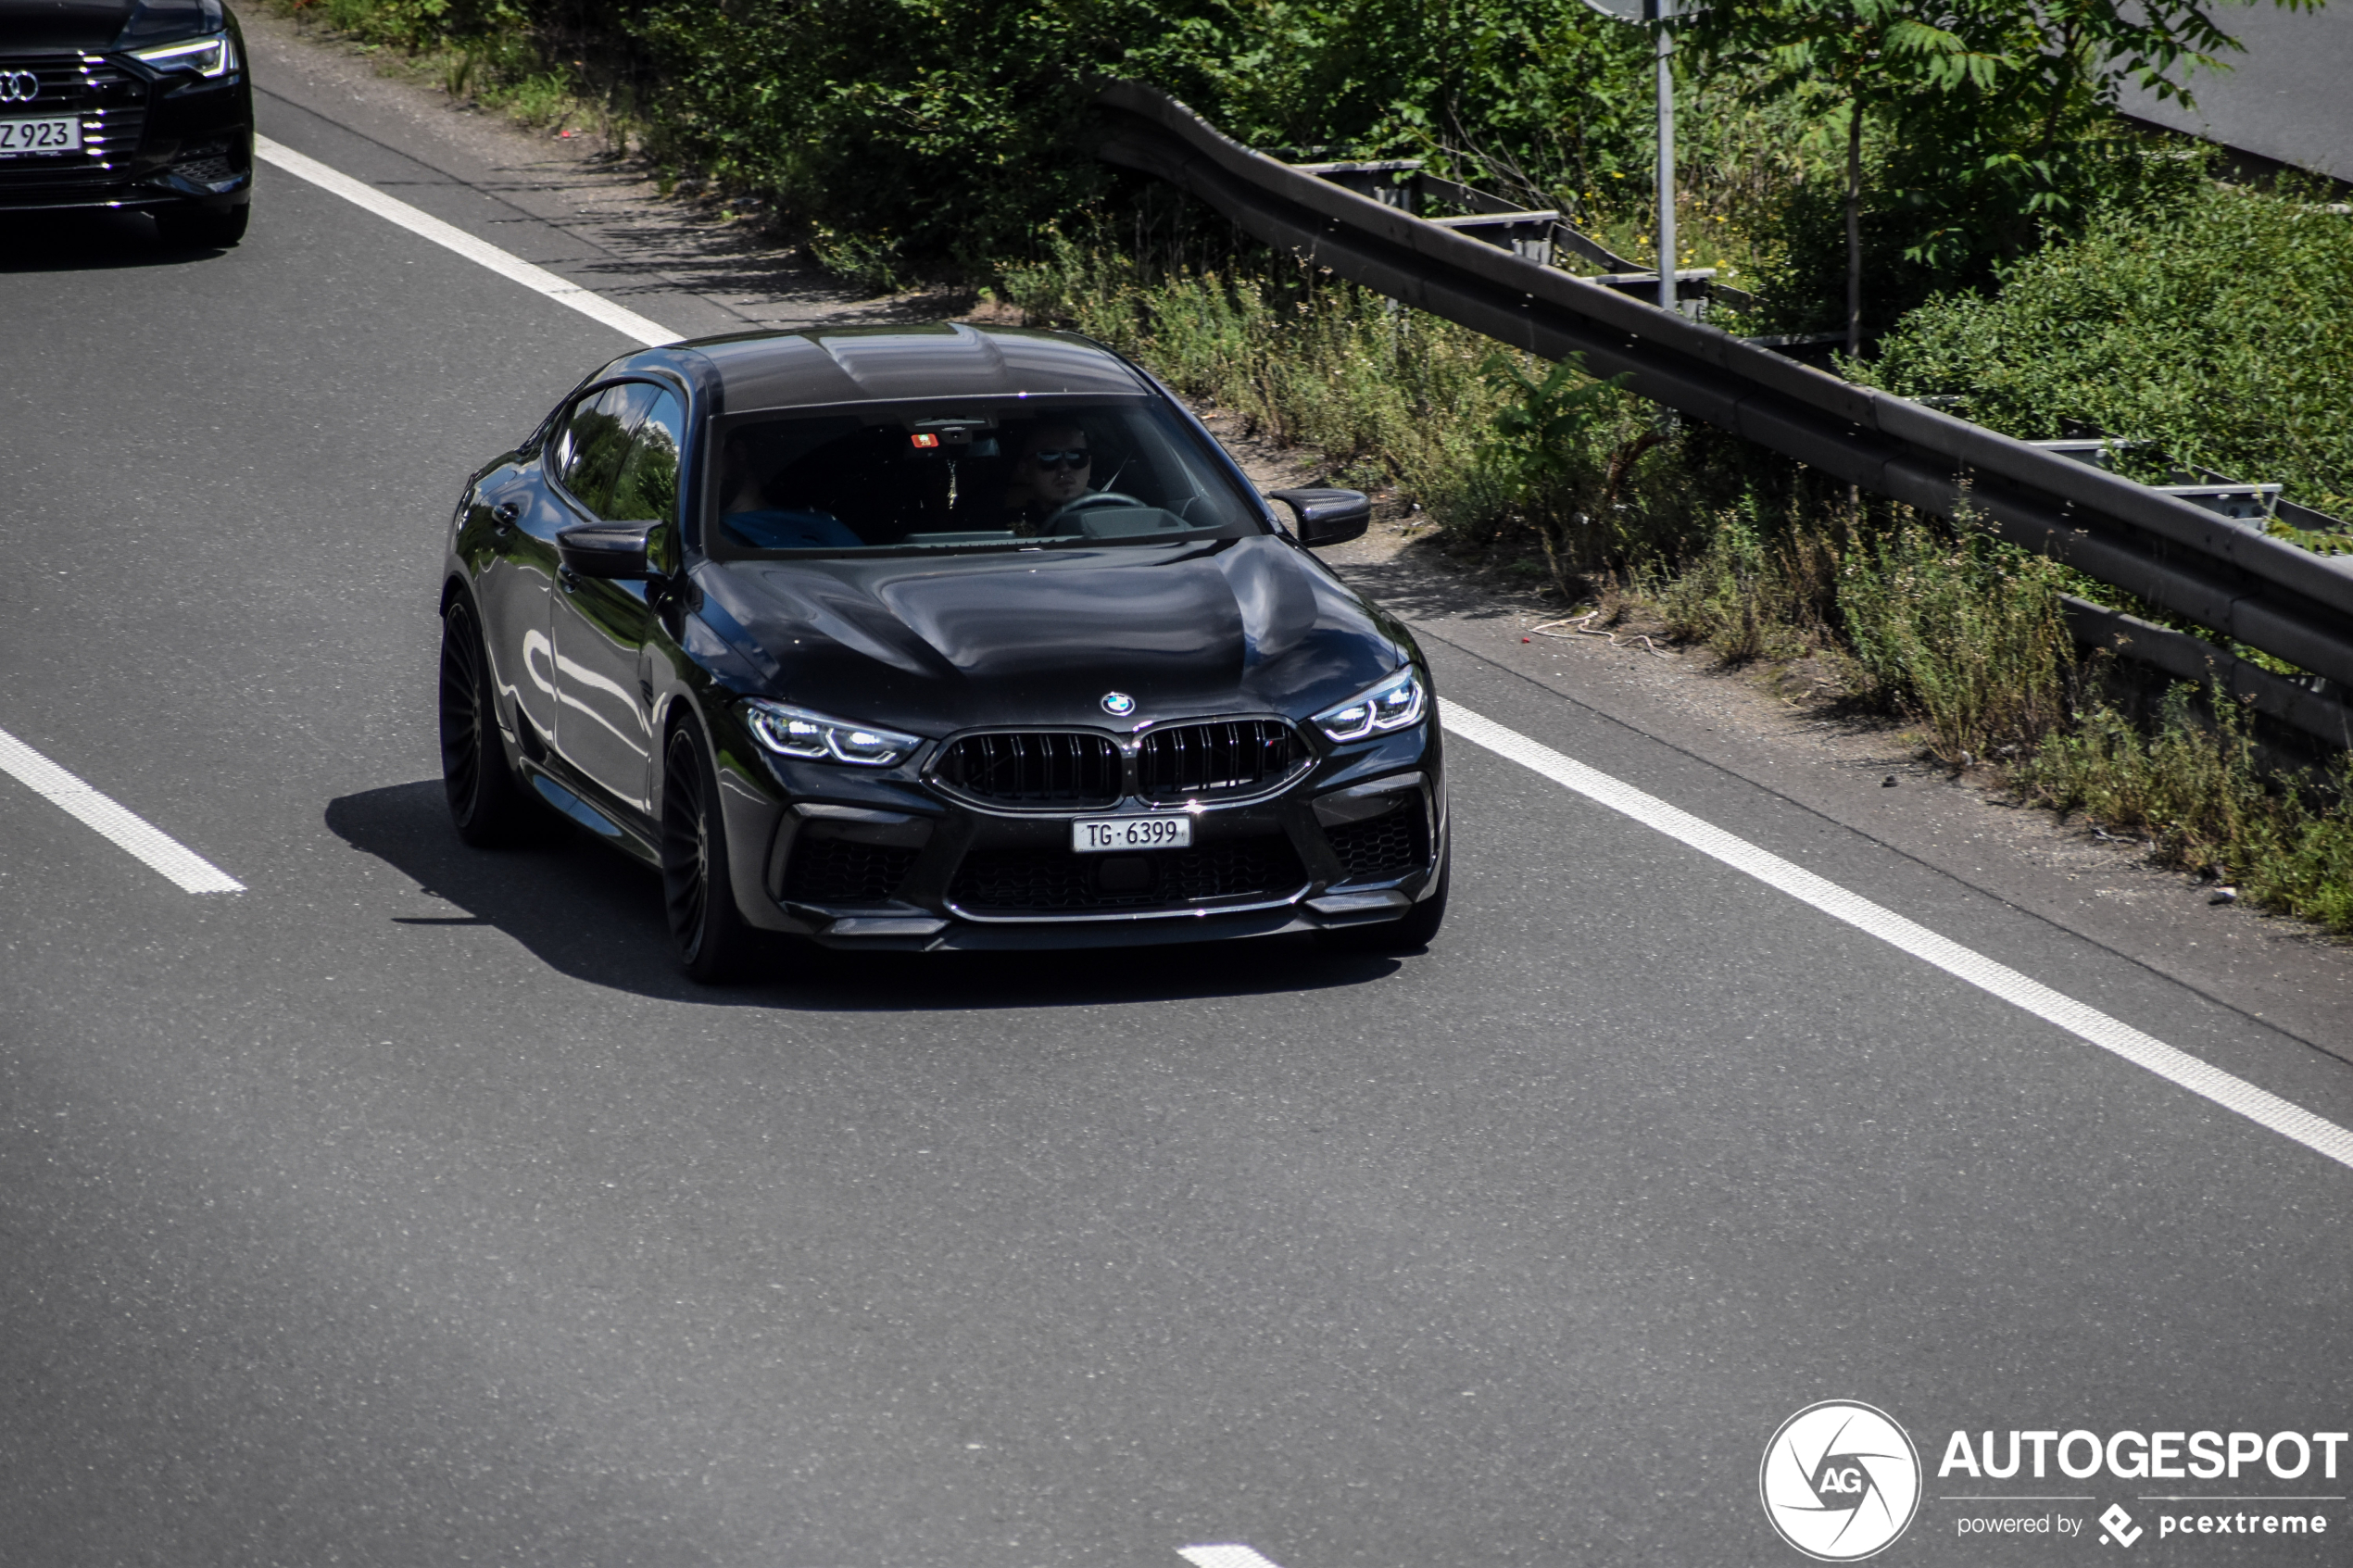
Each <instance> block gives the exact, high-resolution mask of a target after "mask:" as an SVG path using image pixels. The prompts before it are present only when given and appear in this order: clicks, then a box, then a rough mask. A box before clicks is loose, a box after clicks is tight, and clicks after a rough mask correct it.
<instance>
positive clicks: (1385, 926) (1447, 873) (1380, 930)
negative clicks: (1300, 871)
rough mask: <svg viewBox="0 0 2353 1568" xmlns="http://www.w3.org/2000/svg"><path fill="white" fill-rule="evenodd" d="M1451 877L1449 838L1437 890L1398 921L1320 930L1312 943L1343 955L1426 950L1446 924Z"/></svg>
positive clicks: (1451, 852)
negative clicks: (1448, 886)
mask: <svg viewBox="0 0 2353 1568" xmlns="http://www.w3.org/2000/svg"><path fill="white" fill-rule="evenodd" d="M1453 877H1454V845H1453V840H1452V839H1449V840H1448V841H1447V844H1446V857H1445V859H1442V860H1441V861H1439V863H1438V891H1436V892H1435V893H1432V894H1431V895H1430V896H1429V897H1427V898H1425V899H1423V900H1422V901H1421V902H1420V903H1418V904H1416V905H1415V906H1414V907H1413V908H1412V909H1408V910H1406V911H1405V913H1404V914H1403V916H1402V917H1401V918H1399V919H1397V920H1385V921H1381V922H1378V923H1375V924H1370V925H1343V926H1341V927H1340V929H1338V930H1337V931H1319V932H1317V933H1316V934H1315V940H1316V941H1318V942H1320V943H1322V944H1323V945H1324V946H1325V947H1330V948H1333V949H1335V950H1337V951H1340V952H1343V953H1411V952H1416V951H1418V950H1419V949H1421V948H1423V947H1428V946H1429V945H1430V944H1431V943H1432V942H1434V941H1436V940H1437V939H1438V928H1439V927H1440V926H1441V925H1443V924H1445V923H1446V891H1447V885H1448V884H1450V883H1451V882H1453Z"/></svg>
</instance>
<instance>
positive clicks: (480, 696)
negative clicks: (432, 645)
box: [441, 598, 530, 849]
mask: <svg viewBox="0 0 2353 1568" xmlns="http://www.w3.org/2000/svg"><path fill="white" fill-rule="evenodd" d="M441 784H442V789H443V791H444V792H445V793H446V794H447V796H448V798H449V820H450V822H452V823H454V824H455V825H456V826H457V829H458V836H459V838H462V839H464V840H465V841H466V842H467V843H468V844H471V845H472V846H473V847H475V848H477V849H496V848H500V847H505V846H507V845H510V844H513V843H515V842H517V841H518V840H519V839H521V838H522V836H523V834H524V832H525V830H526V828H527V827H528V826H529V818H528V817H527V816H526V813H527V812H528V811H529V809H530V804H529V802H528V801H527V800H525V799H524V797H523V793H522V786H520V785H519V784H516V783H515V774H514V770H513V769H511V768H510V767H508V766H507V752H506V748H505V747H504V746H502V745H500V743H499V740H498V720H497V714H496V712H495V710H494V709H492V708H491V706H490V656H489V654H488V653H487V652H486V651H485V649H484V646H483V641H482V630H481V628H480V627H479V626H477V625H476V624H475V623H474V612H473V607H472V605H470V604H469V603H467V601H466V600H464V599H463V598H458V599H452V600H451V601H450V602H449V608H448V609H447V611H446V612H445V613H444V614H443V615H442V618H441Z"/></svg>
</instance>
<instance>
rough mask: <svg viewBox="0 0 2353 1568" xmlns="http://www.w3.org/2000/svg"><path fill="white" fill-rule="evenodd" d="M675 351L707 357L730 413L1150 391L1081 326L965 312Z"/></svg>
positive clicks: (693, 343)
mask: <svg viewBox="0 0 2353 1568" xmlns="http://www.w3.org/2000/svg"><path fill="white" fill-rule="evenodd" d="M668 352H671V353H674V354H682V355H685V354H691V355H694V356H696V357H698V358H700V359H701V360H702V362H703V364H704V365H705V366H707V367H708V368H709V370H710V371H711V372H712V373H713V374H715V375H716V377H717V379H718V382H719V386H720V398H719V407H720V408H723V409H724V410H725V411H726V412H728V413H731V414H737V413H745V412H748V411H750V410H752V409H757V408H806V407H810V406H812V405H822V404H842V403H860V402H867V401H874V402H902V401H907V400H911V399H916V398H923V399H930V398H936V397H1014V396H1021V395H1033V396H1036V395H1051V394H1058V393H1076V394H1081V395H1090V394H1091V395H1110V396H1125V397H1133V396H1136V395H1138V394H1139V393H1149V392H1150V391H1151V383H1149V382H1147V381H1146V380H1145V379H1144V378H1143V376H1142V375H1140V374H1139V372H1138V371H1137V370H1136V369H1135V368H1134V367H1133V366H1131V365H1129V364H1128V363H1127V362H1126V360H1124V359H1122V358H1119V356H1117V355H1116V354H1114V353H1113V352H1112V351H1111V350H1109V349H1107V348H1105V347H1103V346H1102V345H1101V344H1099V343H1094V342H1092V341H1090V340H1088V339H1087V338H1083V337H1080V336H1078V335H1077V334H1076V333H1073V332H1035V331H1030V330H1027V329H1024V328H1017V327H975V326H971V325H968V324H967V323H965V322H963V321H941V322H936V323H930V324H925V325H919V326H917V325H911V326H889V327H831V328H826V327H818V328H810V329H806V330H804V331H800V332H738V333H732V334H730V335H728V336H725V337H710V338H697V339H693V340H690V341H688V342H686V343H682V344H677V345H673V347H672V348H671V349H670V350H668Z"/></svg>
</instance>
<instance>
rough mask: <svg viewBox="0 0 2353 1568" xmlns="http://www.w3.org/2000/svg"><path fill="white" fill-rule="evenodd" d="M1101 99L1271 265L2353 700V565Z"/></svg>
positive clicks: (1108, 91) (1106, 113) (2300, 714)
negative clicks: (2019, 560) (1418, 316)
mask: <svg viewBox="0 0 2353 1568" xmlns="http://www.w3.org/2000/svg"><path fill="white" fill-rule="evenodd" d="M1094 101H1095V107H1096V109H1097V111H1098V122H1097V125H1096V128H1095V136H1096V142H1095V148H1094V150H1095V153H1096V156H1097V157H1101V158H1102V159H1103V160H1104V161H1105V162H1107V163H1113V164H1117V165H1120V166H1122V167H1125V168H1129V169H1139V170H1141V171H1142V172H1145V173H1148V174H1151V175H1154V176H1157V177H1158V178H1160V179H1163V180H1165V181H1167V182H1169V183H1170V184H1173V185H1175V186H1176V187H1177V188H1179V189H1180V190H1183V191H1186V192H1188V193H1189V194H1192V195H1194V196H1196V197H1198V198H1199V199H1201V200H1202V201H1203V202H1206V203H1207V204H1209V205H1210V206H1211V207H1214V208H1216V209H1217V210H1218V211H1219V212H1222V213H1224V214H1225V215H1226V216H1227V218H1229V219H1231V220H1233V221H1234V222H1235V223H1236V224H1237V225H1238V226H1239V227H1240V228H1241V229H1242V230H1243V231H1244V232H1248V233H1249V234H1251V235H1252V237H1254V238H1256V239H1258V240H1260V241H1262V242H1264V243H1265V244H1267V245H1274V246H1277V247H1278V248H1281V249H1285V250H1289V251H1291V252H1293V253H1295V254H1297V255H1299V256H1301V257H1303V258H1306V259H1308V260H1312V261H1314V262H1315V263H1316V264H1317V265H1319V266H1324V267H1328V268H1330V269H1331V270H1333V271H1334V272H1337V273H1339V274H1340V276H1342V277H1345V278H1348V279H1350V280H1352V281H1353V282H1358V283H1361V284H1363V285H1365V287H1367V288H1371V289H1374V290H1377V291H1378V292H1379V293H1382V294H1386V295H1391V296H1392V297H1395V298H1397V299H1400V300H1403V301H1404V302H1405V303H1406V304H1409V305H1412V306H1414V307H1416V308H1418V309H1422V310H1427V311H1428V312H1429V313H1430V314H1431V315H1434V316H1441V317H1443V318H1445V319H1446V320H1450V321H1453V322H1456V323H1458V324H1459V325H1462V326H1465V327H1468V328H1470V329H1471V330H1472V331H1474V332H1480V333H1483V334H1485V335H1487V336H1489V337H1492V338H1495V339H1496V340H1498V341H1499V342H1502V343H1506V344H1509V345H1512V346H1514V347H1516V348H1522V349H1525V350H1527V351H1528V352H1529V353H1531V354H1535V355H1538V356H1540V357H1541V358H1546V359H1561V358H1567V356H1569V355H1571V354H1576V355H1581V356H1583V359H1584V365H1585V368H1586V369H1587V370H1590V371H1591V372H1592V373H1593V374H1594V375H1597V376H1613V375H1620V374H1623V375H1624V376H1626V378H1627V383H1626V384H1627V386H1628V388H1629V390H1631V391H1633V392H1636V393H1639V394H1640V395H1642V396H1644V397H1647V398H1650V399H1651V400H1653V401H1654V402H1657V403H1661V404H1664V405H1666V406H1667V408H1673V409H1675V410H1677V411H1678V412H1680V413H1682V414H1684V415H1687V416H1689V417H1691V418H1692V419H1696V420H1705V421H1706V422H1707V423H1709V424H1712V425H1716V426H1718V428H1720V429H1724V430H1728V431H1731V432H1733V433H1737V434H1740V435H1743V436H1745V437H1747V438H1748V439H1750V440H1752V441H1755V442H1757V443H1759V444H1760V445H1765V446H1768V447H1770V448H1772V449H1773V450H1774V451H1777V452H1780V453H1782V454H1784V455H1785V456H1788V457H1791V458H1795V459H1797V460H1798V461H1799V462H1802V463H1805V464H1806V465H1808V466H1809V467H1813V468H1817V469H1819V470H1822V471H1823V472H1825V473H1829V474H1832V475H1834V476H1836V477H1838V478H1840V479H1843V480H1844V481H1846V482H1847V483H1852V484H1856V485H1860V486H1861V487H1863V488H1865V489H1867V490H1870V491H1872V492H1874V493H1876V494H1879V495H1886V496H1889V497H1891V498H1893V499H1895V500H1899V501H1903V502H1905V503H1906V504H1908V505H1910V506H1913V507H1917V508H1919V509H1921V510H1922V511H1927V512H1931V513H1934V514H1936V515H1938V516H1941V517H1946V518H1950V517H1954V516H1957V515H1959V514H1962V513H1964V512H1968V513H1973V514H1975V515H1978V516H1981V517H1983V518H1985V519H1986V520H1988V521H1991V522H1992V523H1993V525H1994V527H1995V529H1996V530H1997V531H1998V532H1999V533H2001V535H2002V536H2003V537H2005V538H2007V539H2010V540H2013V541H2015V542H2017V543H2019V544H2020V545H2024V546H2028V547H2030V548H2032V549H2035V550H2038V551H2041V552H2043V553H2044V554H2046V555H2049V556H2052V557H2054V558H2057V559H2060V560H2063V561H2065V562H2066V563H2067V564H2069V565H2070V566H2072V567H2074V568H2076V569H2077V570H2079V571H2082V572H2084V573H2085V574H2086V575H2088V576H2091V577H2094V578H2096V579H2097V580H2099V581H2100V582H2103V583H2111V584H2113V585H2115V586H2116V587H2119V588H2122V589H2124V590H2125V591H2126V592H2128V593H2131V594H2133V595H2135V596H2138V597H2140V598H2142V599H2144V600H2145V601H2147V602H2148V603H2150V604H2152V605H2155V606H2157V607H2158V608H2162V609H2165V610H2167V611H2170V612H2171V613H2172V614H2175V615H2179V616H2181V617H2183V618H2184V619H2185V620H2188V621H2193V622H2195V623H2196V624H2198V625H2200V626H2204V627H2206V628H2208V629H2209V630H2211V631H2215V632H2219V633H2223V634H2225V635H2227V636H2230V637H2233V638H2235V639H2236V640H2237V641H2239V642H2241V643H2244V644H2246V645H2247V646H2250V647H2254V648H2258V649H2260V650H2261V651H2263V652H2265V653H2268V654H2271V655H2272V656H2274V657H2276V658H2279V659H2284V660H2286V661H2287V662H2289V663H2291V664H2294V665H2296V666H2298V667H2299V668H2301V669H2304V670H2308V671H2312V672H2314V673H2315V674H2317V675H2320V676H2322V677H2325V678H2326V680H2327V681H2329V682H2331V683H2334V684H2335V686H2337V687H2339V688H2345V687H2353V559H2348V558H2334V557H2327V556H2319V555H2315V554H2313V553H2312V552H2310V551H2309V550H2304V549H2300V548H2298V547H2297V546H2294V545H2291V544H2289V543H2287V542H2285V541H2284V540H2280V539H2274V538H2271V536H2269V535H2268V534H2265V533H2262V532H2261V531H2260V529H2259V526H2249V525H2248V524H2247V523H2246V522H2244V521H2237V520H2233V519H2230V518H2225V517H2221V516H2218V515H2217V514H2216V513H2214V512H2211V511H2208V510H2206V509H2205V508H2200V507H2198V506H2196V505H2194V504H2192V503H2190V502H2188V501H2184V500H2183V499H2180V498H2179V497H2177V496H2173V495H2167V494H2165V493H2164V492H2163V491H2160V490H2155V489H2151V488H2149V487H2147V486H2145V485H2142V484H2138V483H2134V482H2133V481H2132V480H2129V479H2126V478H2124V477H2122V476H2120V475H2118V474H2114V473H2110V472H2108V471H2107V470H2104V469H2100V468H2096V467H2094V466H2092V465H2090V464H2088V463H2084V462H2079V461H2077V460H2075V459H2073V458H2069V457H2066V456H2064V455H2061V454H2059V453H2056V452H2052V451H2048V450H2045V449H2043V448H2040V447H2037V446H2035V445H2032V443H2030V442H2025V441H2020V440H2016V439H2014V438H2012V437H2010V436H2007V435H2002V434H1999V433H1996V432H1994V431H1990V430H1987V429H1985V428H1983V427H1982V426H1979V425H1973V424H1970V423H1969V422H1968V421H1967V420H1960V419H1956V418H1954V417H1953V416H1951V415H1949V414H1944V413H1941V412H1939V411H1938V410H1936V409H1933V408H1927V407H1925V406H1924V405H1922V404H1919V403H1916V402H1914V401H1912V400H1910V399H1908V398H1904V397H1898V396H1896V395H1894V394H1892V393H1886V392H1881V391H1878V390H1877V389H1875V388H1871V387H1866V386H1857V385H1855V384H1854V383H1850V382H1845V381H1841V380H1840V379H1839V378H1837V377H1836V376H1833V375H1830V374H1828V373H1826V372H1824V371H1821V370H1814V369H1813V368H1811V367H1810V366H1806V365H1803V364H1800V363H1798V362H1797V361H1795V360H1793V359H1790V358H1784V357H1782V356H1780V355H1779V354H1776V353H1774V352H1772V351H1771V350H1770V349H1768V348H1764V347H1761V346H1758V345H1755V344H1749V343H1744V342H1743V341H1742V340H1740V339H1739V338H1737V337H1734V336H1732V335H1731V334H1730V333H1728V332H1723V331H1721V330H1719V329H1718V328H1715V327H1711V326H1708V325H1706V324H1705V322H1700V321H1694V320H1690V319H1688V318H1686V317H1684V316H1682V315H1680V314H1679V313H1677V312H1674V311H1668V310H1661V309H1659V308H1658V307H1655V306H1653V305H1648V304H1643V303H1642V302H1640V301H1637V300H1633V299H1629V298H1628V297H1627V296H1625V295H1622V294H1618V293H1616V292H1614V291H1612V290H1611V289H1609V288H1606V287H1604V286H1602V285H1600V284H1597V283H1593V282H1587V281H1585V280H1583V279H1580V278H1578V277H1574V276H1572V275H1570V274H1568V273H1566V272H1563V271H1561V270H1558V269H1556V268H1554V267H1549V266H1546V265H1543V264H1541V263H1540V262H1537V261H1534V260H1530V259H1528V258H1527V257H1521V256H1517V255H1515V254H1513V253H1512V252H1511V251H1509V250H1505V249H1503V248H1500V247H1498V246H1495V245H1487V244H1483V243H1481V242H1480V241H1478V240H1476V239H1472V238H1469V237H1467V236H1466V235H1463V234H1459V233H1456V232H1453V230H1452V229H1450V228H1448V227H1446V226H1444V225H1441V224H1439V223H1435V222H1431V221H1429V220H1425V219H1420V218H1416V217H1414V216H1413V215H1411V214H1409V213H1406V212H1403V211H1401V210H1399V209H1398V208H1396V207H1390V206H1385V205H1383V204H1382V203H1381V202H1378V201H1377V200H1374V199H1372V198H1370V197H1367V196H1364V195H1359V194H1355V193H1354V192H1353V191H1350V190H1348V189H1346V188H1344V187H1343V186H1340V185H1339V184H1335V183H1333V182H1330V181H1327V180H1322V179H1318V178H1316V177H1315V175H1313V174H1309V173H1304V172H1302V171H1301V170H1299V169H1293V168H1291V167H1290V165H1288V164H1284V163H1281V162H1278V161H1277V160H1276V159H1274V158H1270V157H1265V156H1264V155H1262V154H1259V153H1255V152H1252V150H1251V149H1250V148H1248V147H1245V146H1243V145H1242V144H1239V143H1238V142H1236V141H1234V140H1232V139H1231V138H1230V137H1227V135H1225V134H1224V133H1223V132H1219V131H1218V130H1217V129H1216V128H1215V127H1214V126H1212V125H1210V124H1209V123H1208V122H1207V121H1206V120H1204V119H1202V118H1201V117H1200V116H1199V115H1196V114H1194V113H1193V112H1192V110H1190V109H1189V108H1187V107H1185V106H1184V105H1183V104H1181V103H1179V102H1177V101H1176V99H1175V98H1172V97H1170V96H1169V95H1168V94H1165V93H1163V92H1161V91H1160V90H1159V89H1157V88H1153V87H1147V86H1145V85H1143V84H1141V83H1139V82H1106V83H1104V84H1103V85H1102V86H1101V88H1100V89H1099V90H1098V92H1097V94H1096V96H1095V100H1094ZM2150 630H2152V631H2155V630H2159V629H2158V628H2154V627H2152V628H2150ZM2111 631H2112V628H2111ZM2177 635H2178V633H2177ZM2125 651H2127V652H2130V651H2132V650H2131V649H2130V648H2128V649H2126V650H2125ZM2217 651H2218V652H2219V651H2220V650H2217ZM2176 652H2177V653H2178V650H2176ZM2174 662H2177V663H2178V662H2181V659H2179V658H2178V657H2177V658H2175V659H2174ZM2233 669H2234V676H2235V682H2234V684H2237V685H2238V686H2239V687H2241V688H2242V689H2249V690H2252V691H2253V692H2254V694H2255V695H2254V696H2253V697H2252V700H2254V701H2255V702H2256V704H2257V706H2258V707H2259V708H2260V709H2262V710H2263V711H2265V712H2268V713H2271V715H2272V716H2273V717H2275V718H2278V719H2281V720H2283V721H2286V722H2289V723H2291V724H2294V725H2296V727H2297V728H2299V729H2304V730H2307V731H2309V732H2310V733H2313V734H2318V735H2320V736H2322V738H2323V739H2326V740H2329V741H2331V742H2332V743H2334V744H2335V745H2338V746H2348V747H2353V709H2347V707H2346V706H2345V705H2344V704H2343V703H2342V702H2340V701H2337V700H2336V699H2335V698H2334V695H2333V694H2330V695H2323V694H2321V693H2316V692H2314V691H2312V690H2310V689H2309V688H2307V687H2305V686H2303V685H2300V684H2296V683H2295V682H2293V681H2289V680H2286V679H2284V678H2282V677H2280V676H2277V675H2271V674H2269V673H2268V672H2266V671H2259V670H2256V669H2254V668H2253V667H2251V666H2247V665H2246V664H2245V663H2244V661H2237V660H2234V661H2233ZM2316 725H2318V726H2321V727H2319V728H2316V727H2315V726H2316Z"/></svg>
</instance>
